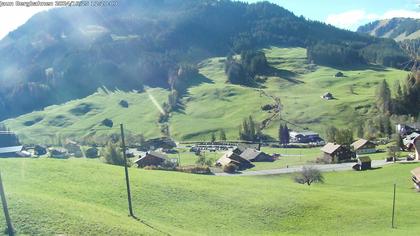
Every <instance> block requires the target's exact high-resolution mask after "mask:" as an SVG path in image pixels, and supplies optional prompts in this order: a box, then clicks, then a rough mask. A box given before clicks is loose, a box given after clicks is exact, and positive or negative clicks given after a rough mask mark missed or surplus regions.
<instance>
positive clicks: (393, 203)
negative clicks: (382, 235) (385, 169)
mask: <svg viewBox="0 0 420 236" xmlns="http://www.w3.org/2000/svg"><path fill="white" fill-rule="evenodd" d="M396 188H397V184H394V199H393V200H392V228H393V229H394V228H395V224H394V222H395V190H396Z"/></svg>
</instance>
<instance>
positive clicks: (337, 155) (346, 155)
mask: <svg viewBox="0 0 420 236" xmlns="http://www.w3.org/2000/svg"><path fill="white" fill-rule="evenodd" d="M321 151H322V152H323V153H324V157H329V159H331V162H333V163H340V162H346V161H350V160H351V159H353V158H354V157H355V156H356V155H355V153H354V152H352V151H351V150H350V149H349V148H348V147H346V146H344V145H340V144H336V143H327V144H326V145H325V146H324V147H322V148H321Z"/></svg>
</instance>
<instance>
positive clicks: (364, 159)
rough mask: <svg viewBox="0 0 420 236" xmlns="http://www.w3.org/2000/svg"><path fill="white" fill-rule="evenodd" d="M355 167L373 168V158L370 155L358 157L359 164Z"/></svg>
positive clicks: (360, 168)
mask: <svg viewBox="0 0 420 236" xmlns="http://www.w3.org/2000/svg"><path fill="white" fill-rule="evenodd" d="M355 167H356V168H355ZM353 168H355V169H357V170H369V169H371V168H372V160H371V159H370V157H368V156H361V157H358V158H357V164H356V165H355V166H354V167H353Z"/></svg>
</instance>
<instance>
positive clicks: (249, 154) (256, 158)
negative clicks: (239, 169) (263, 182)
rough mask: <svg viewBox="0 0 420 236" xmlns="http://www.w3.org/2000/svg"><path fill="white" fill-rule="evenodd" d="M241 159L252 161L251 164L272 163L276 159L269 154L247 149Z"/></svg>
mask: <svg viewBox="0 0 420 236" xmlns="http://www.w3.org/2000/svg"><path fill="white" fill-rule="evenodd" d="M240 157H242V158H244V159H246V160H248V161H250V162H272V161H274V158H273V157H272V156H270V155H268V154H267V153H264V152H261V151H258V150H255V149H252V148H247V149H245V151H243V152H242V153H241V155H240Z"/></svg>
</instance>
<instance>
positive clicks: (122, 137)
mask: <svg viewBox="0 0 420 236" xmlns="http://www.w3.org/2000/svg"><path fill="white" fill-rule="evenodd" d="M120 127H121V142H122V149H123V157H124V170H125V182H126V184H127V200H128V211H129V213H130V216H131V217H134V213H133V206H132V204H131V190H130V179H129V177H128V167H127V153H126V147H125V139H124V126H123V124H120Z"/></svg>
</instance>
